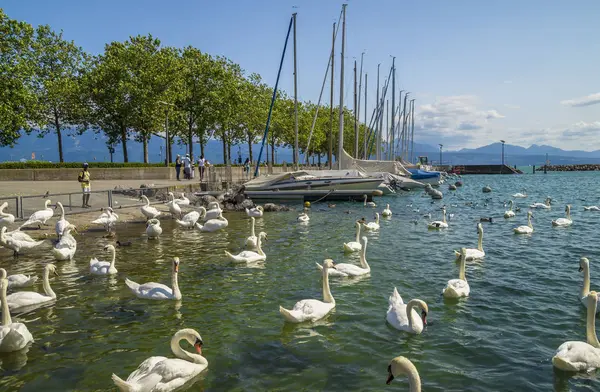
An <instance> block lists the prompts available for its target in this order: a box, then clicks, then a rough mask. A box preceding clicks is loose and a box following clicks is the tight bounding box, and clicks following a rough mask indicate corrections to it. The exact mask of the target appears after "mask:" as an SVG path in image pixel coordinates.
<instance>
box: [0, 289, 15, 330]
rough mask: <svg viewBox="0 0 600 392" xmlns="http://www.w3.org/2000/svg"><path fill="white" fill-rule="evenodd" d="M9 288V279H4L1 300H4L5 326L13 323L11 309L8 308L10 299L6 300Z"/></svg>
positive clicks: (3, 318) (3, 315)
mask: <svg viewBox="0 0 600 392" xmlns="http://www.w3.org/2000/svg"><path fill="white" fill-rule="evenodd" d="M7 288H8V280H6V279H3V282H2V291H1V292H0V301H2V325H4V326H5V327H7V326H9V325H10V324H12V320H11V318H10V311H9V309H8V301H7V300H6V289H7Z"/></svg>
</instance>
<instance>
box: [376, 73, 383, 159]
mask: <svg viewBox="0 0 600 392" xmlns="http://www.w3.org/2000/svg"><path fill="white" fill-rule="evenodd" d="M380 65H381V64H377V102H376V104H375V105H376V106H375V107H376V108H377V113H380V111H381V110H382V108H381V105H380V104H379V66H380ZM379 117H381V116H379ZM375 121H377V122H376V123H375V135H376V137H377V140H376V141H375V159H376V160H380V159H381V128H379V118H378V117H375Z"/></svg>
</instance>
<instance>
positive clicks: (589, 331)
mask: <svg viewBox="0 0 600 392" xmlns="http://www.w3.org/2000/svg"><path fill="white" fill-rule="evenodd" d="M596 306H597V302H596V301H594V303H593V304H592V306H588V308H587V328H586V335H587V342H588V344H590V345H592V346H594V347H596V348H600V343H599V342H598V337H597V336H596Z"/></svg>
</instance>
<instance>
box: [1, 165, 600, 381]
mask: <svg viewBox="0 0 600 392" xmlns="http://www.w3.org/2000/svg"><path fill="white" fill-rule="evenodd" d="M598 180H600V176H599V175H598V174H597V173H549V174H547V175H543V174H536V175H523V176H465V177H464V178H463V181H464V184H465V186H464V187H462V188H459V190H458V191H456V192H453V193H450V192H448V191H447V190H446V189H447V188H446V187H445V186H444V187H442V189H443V191H444V194H445V198H444V199H443V200H441V201H435V202H434V203H432V202H431V199H429V198H428V197H427V198H426V197H422V194H421V193H420V192H412V193H408V194H403V195H401V196H397V197H386V198H381V199H377V200H376V202H377V203H378V204H379V206H378V208H376V209H370V208H369V209H364V208H363V207H362V204H358V203H338V204H337V206H336V208H331V209H330V208H327V206H326V205H325V204H316V205H314V206H313V208H312V212H311V221H310V223H309V224H308V225H306V226H302V225H299V224H297V223H296V222H295V216H296V213H292V212H290V213H267V214H265V217H264V218H262V219H259V220H257V226H258V229H259V230H265V231H266V232H268V235H269V240H268V243H267V244H266V245H265V246H264V249H265V252H266V254H267V261H266V262H265V263H264V265H263V266H262V268H248V267H244V266H236V265H233V264H231V263H229V262H228V260H227V259H226V258H225V256H224V254H223V251H224V250H230V251H237V250H239V248H240V247H241V245H242V244H243V241H244V239H245V237H246V236H247V235H248V231H249V221H248V219H247V218H246V217H245V215H242V214H227V218H228V219H229V220H230V226H229V228H228V229H227V231H224V232H220V233H199V232H195V231H191V232H190V231H183V230H180V229H177V228H175V227H174V224H173V223H172V222H171V221H170V220H167V219H165V220H163V227H164V232H163V235H162V237H161V238H160V239H159V240H157V241H147V240H145V239H144V238H143V236H142V233H143V232H144V226H143V224H141V223H131V224H127V225H124V226H122V227H120V228H119V231H118V233H119V237H120V239H122V240H132V241H133V242H134V243H133V245H132V246H131V247H126V248H121V249H118V251H117V252H118V253H117V264H116V267H117V269H118V270H119V273H118V275H117V276H116V277H113V278H106V277H96V276H90V275H89V274H88V271H89V266H88V262H89V259H90V257H92V256H102V258H104V259H106V258H108V256H105V255H104V254H103V253H102V248H103V246H104V245H105V244H106V243H107V241H108V240H106V239H104V238H102V235H103V233H101V232H86V233H84V234H82V235H80V236H78V237H77V238H78V241H79V243H78V251H77V254H76V259H75V260H74V261H72V262H60V263H58V264H57V266H58V272H59V274H60V277H58V278H52V281H51V284H52V287H53V289H54V291H55V292H56V293H57V295H58V299H57V301H56V303H55V304H54V305H52V306H50V307H47V308H43V309H39V310H37V311H34V312H31V313H29V314H25V315H22V316H19V317H16V319H18V320H19V321H22V322H25V323H27V325H28V327H29V330H30V331H31V332H32V334H33V336H34V338H35V340H36V341H35V343H34V344H33V345H32V346H31V347H29V349H28V351H27V352H25V353H23V352H21V353H16V354H9V355H6V354H5V355H1V356H0V361H1V371H0V375H1V378H0V390H7V391H9V390H10V391H12V390H20V391H75V390H77V391H96V390H98V391H100V390H102V391H104V390H114V388H113V385H112V381H111V379H110V375H111V373H113V372H114V373H117V374H118V375H119V376H121V377H122V378H126V377H127V375H128V374H129V373H131V372H132V371H134V370H135V369H136V368H137V366H138V365H139V364H140V363H141V362H142V361H143V360H144V359H146V358H147V357H149V356H152V355H164V356H169V357H172V354H171V353H170V349H169V341H170V338H171V336H172V335H173V333H174V332H176V331H177V330H178V329H181V328H194V329H196V330H198V331H199V332H200V334H201V335H202V338H203V339H204V348H203V354H204V356H205V357H206V358H207V359H208V361H209V366H208V370H207V371H206V372H205V373H204V375H203V377H202V378H201V379H200V380H199V381H198V382H197V383H196V384H194V385H193V386H191V387H190V388H189V390H190V391H267V390H269V391H283V390H286V391H349V390H352V391H381V390H407V389H408V383H407V381H406V379H402V378H398V379H396V380H395V381H394V383H393V384H392V385H391V386H385V380H386V376H387V371H386V368H387V365H388V363H389V361H390V359H391V358H393V357H395V356H398V355H404V356H406V357H408V358H409V359H411V360H412V361H413V363H414V364H415V365H416V367H417V369H418V370H419V373H420V376H421V379H422V383H423V390H425V391H548V390H555V391H593V390H599V389H600V381H599V380H598V379H597V377H596V376H595V375H591V376H576V377H574V376H573V375H571V374H567V373H562V372H555V371H554V370H553V368H552V365H551V362H550V359H551V357H552V355H553V354H554V351H555V350H556V348H557V347H558V346H559V345H560V344H561V343H563V342H564V341H566V340H585V309H584V308H583V306H582V305H581V304H580V302H579V299H578V293H579V290H580V288H581V284H582V282H583V276H582V275H581V274H580V273H579V272H578V267H579V258H580V257H581V256H582V255H586V256H588V257H589V258H590V264H591V275H592V289H594V288H599V287H600V262H599V261H600V257H599V256H600V243H599V242H598V235H597V231H596V228H597V225H598V224H600V213H594V212H583V207H582V206H583V205H594V204H600V194H599V193H598V188H599V187H598V185H597V184H598ZM484 185H490V186H491V187H492V188H493V192H492V193H490V194H483V193H482V192H481V188H482V186H484ZM524 189H525V190H526V192H527V193H528V195H529V197H528V198H527V199H516V200H515V201H516V202H517V205H518V206H520V207H522V208H523V209H522V210H521V212H518V213H517V216H516V217H515V218H512V219H509V220H504V219H503V218H502V214H503V212H504V211H505V208H504V206H503V202H504V201H506V200H508V199H509V198H510V195H512V194H513V193H516V192H521V191H523V190H524ZM548 195H549V196H552V198H553V199H554V205H553V207H552V209H551V210H549V211H540V210H536V211H535V212H534V214H535V218H534V221H533V225H534V228H535V232H534V234H533V235H532V236H515V235H513V233H512V228H513V227H516V226H519V225H523V224H526V211H527V208H526V205H528V204H531V203H533V202H537V201H539V202H542V201H543V200H544V199H545V197H546V196H548ZM386 203H389V204H390V205H391V209H392V211H393V212H394V215H393V217H392V218H391V219H389V220H382V227H381V231H380V232H379V233H370V234H367V236H368V238H369V247H368V252H367V259H368V261H369V263H370V265H371V268H372V272H371V275H370V277H364V278H362V279H358V280H356V279H355V280H340V279H337V280H334V279H332V280H331V291H332V293H333V296H334V297H335V299H336V302H337V307H336V309H335V311H334V313H332V314H331V315H330V316H329V317H328V318H327V319H326V320H324V321H321V322H318V323H317V324H316V325H300V326H294V325H290V324H286V323H284V321H283V319H282V317H281V316H280V315H279V313H278V306H279V305H283V306H284V307H287V308H291V307H292V306H293V305H294V303H295V302H296V301H298V300H301V299H305V298H318V299H320V298H321V281H320V274H319V273H318V272H317V269H316V266H315V262H321V261H322V260H323V259H324V258H328V257H330V258H333V259H334V260H335V261H336V262H353V261H354V262H357V263H358V256H357V255H351V256H345V255H344V254H343V252H342V243H343V242H347V241H350V240H353V238H354V230H355V229H354V226H353V222H354V221H355V220H356V219H358V218H360V217H362V216H365V217H367V218H368V219H370V218H371V216H372V214H373V212H374V211H379V212H380V211H381V210H383V208H384V207H385V204H386ZM566 203H570V204H572V206H573V208H572V217H573V220H574V224H573V226H572V227H569V228H553V227H552V226H551V224H550V222H551V220H552V219H555V218H558V217H562V216H564V205H565V204H566ZM409 204H412V207H407V205H409ZM442 204H446V206H447V207H448V213H449V214H454V217H453V218H452V219H451V220H450V223H449V224H450V228H449V229H448V230H447V231H443V232H429V231H428V230H427V228H426V221H427V220H428V219H425V218H423V217H422V215H423V214H425V213H428V212H431V213H432V215H433V219H439V207H440V206H441V205H442ZM415 209H419V212H418V213H417V212H414V210H415ZM345 211H350V212H351V213H350V214H346V213H345ZM488 216H492V217H494V223H493V224H489V223H484V224H483V225H484V231H485V234H484V240H483V245H484V249H485V250H486V258H485V260H484V261H482V262H478V263H473V262H469V263H468V264H467V279H468V281H469V284H470V286H471V296H470V297H469V298H468V299H465V300H461V301H458V302H456V301H455V302H447V301H444V300H443V299H442V297H441V296H440V292H441V290H442V288H443V287H444V286H445V284H446V282H447V281H448V280H449V279H452V278H456V277H458V266H457V264H455V262H454V256H453V254H452V250H453V249H457V248H459V247H461V246H468V247H475V246H476V242H477V232H476V224H477V223H478V221H479V218H480V217H488ZM413 220H417V224H414V223H413ZM172 256H179V257H180V258H181V267H180V275H179V284H180V287H181V291H182V293H183V301H182V303H181V304H179V305H178V304H176V303H174V302H153V301H147V300H141V299H137V298H135V297H134V296H133V295H132V294H131V293H130V292H129V290H128V289H127V287H126V286H125V284H124V282H123V281H124V278H125V277H129V278H131V279H132V280H134V281H137V282H140V283H142V282H148V281H156V282H162V283H166V284H170V263H171V261H170V258H171V257H172ZM0 257H1V258H0V266H1V267H4V268H6V269H8V270H9V273H18V272H24V273H37V274H38V275H39V276H40V278H41V272H42V268H43V265H44V263H46V262H48V261H51V260H52V256H51V255H50V253H49V245H44V248H43V249H40V250H36V251H35V252H30V253H29V254H26V255H23V256H21V257H20V258H19V259H18V261H14V260H13V259H12V256H11V255H10V253H9V252H7V251H5V250H3V251H2V252H1V253H0ZM394 286H396V287H397V288H398V291H399V292H400V294H401V295H402V297H403V298H404V300H405V301H408V300H410V299H412V298H419V299H422V300H424V301H425V302H427V304H428V305H429V315H428V321H429V322H430V325H429V326H428V327H427V328H426V329H425V330H424V332H423V333H422V334H421V335H408V334H405V333H403V332H400V331H397V330H395V329H393V328H391V327H390V326H388V325H386V322H385V314H386V310H387V307H388V297H389V295H390V294H391V292H392V290H393V288H394ZM35 289H36V290H40V291H41V284H40V285H38V286H37V287H36V288H35ZM29 290H30V289H29ZM184 348H187V349H191V347H185V346H184ZM111 388H112V389H111Z"/></svg>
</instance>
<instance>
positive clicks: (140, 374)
mask: <svg viewBox="0 0 600 392" xmlns="http://www.w3.org/2000/svg"><path fill="white" fill-rule="evenodd" d="M166 359H168V358H166V357H150V358H147V359H146V360H145V361H144V362H142V363H140V366H138V368H137V369H136V370H135V371H133V372H132V373H131V374H130V375H129V377H127V382H131V383H132V384H133V383H135V384H138V385H139V386H140V387H142V386H143V387H144V388H140V389H141V390H143V391H150V390H152V388H154V387H155V386H156V384H158V382H159V381H160V379H161V378H162V377H160V376H159V375H157V376H159V378H158V379H157V380H152V378H150V377H148V376H150V375H151V374H152V370H153V369H154V367H155V366H156V364H157V363H159V362H162V361H164V360H166ZM142 380H143V382H142Z"/></svg>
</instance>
